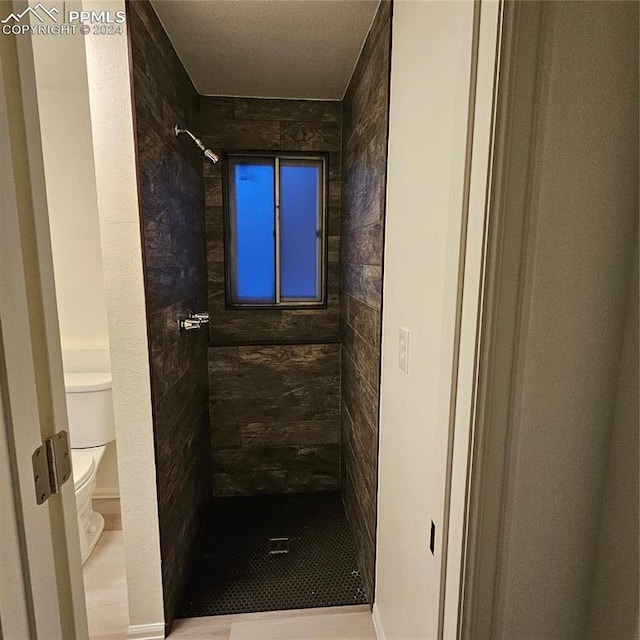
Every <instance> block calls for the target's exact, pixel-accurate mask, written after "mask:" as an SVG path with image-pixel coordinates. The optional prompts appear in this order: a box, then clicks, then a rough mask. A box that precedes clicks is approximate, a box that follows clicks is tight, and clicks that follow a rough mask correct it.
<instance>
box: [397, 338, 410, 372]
mask: <svg viewBox="0 0 640 640" xmlns="http://www.w3.org/2000/svg"><path fill="white" fill-rule="evenodd" d="M398 366H399V367H400V368H401V369H402V370H403V371H404V372H405V373H406V374H407V375H408V374H409V329H405V328H404V327H400V339H399V343H398Z"/></svg>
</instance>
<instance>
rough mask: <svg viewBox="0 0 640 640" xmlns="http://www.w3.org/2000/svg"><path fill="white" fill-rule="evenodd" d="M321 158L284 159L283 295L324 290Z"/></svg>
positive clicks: (306, 296) (302, 296) (306, 295)
mask: <svg viewBox="0 0 640 640" xmlns="http://www.w3.org/2000/svg"><path fill="white" fill-rule="evenodd" d="M321 179H322V164H321V162H314V161H311V162H303V161H298V162H296V163H295V164H294V163H289V162H284V161H281V162H280V299H281V300H288V301H294V300H317V299H318V297H319V293H320V277H319V275H320V274H319V273H318V272H319V269H320V264H321V261H320V251H321V250H322V244H321V240H322V237H321V233H320V232H321V222H322V215H321V213H322V212H321V207H320V204H321V199H320V189H321Z"/></svg>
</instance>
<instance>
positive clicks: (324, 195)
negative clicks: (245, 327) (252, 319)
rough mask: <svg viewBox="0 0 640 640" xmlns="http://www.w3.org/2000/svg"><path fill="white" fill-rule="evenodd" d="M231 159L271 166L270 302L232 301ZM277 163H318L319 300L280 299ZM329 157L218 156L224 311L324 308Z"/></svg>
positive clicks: (253, 153)
mask: <svg viewBox="0 0 640 640" xmlns="http://www.w3.org/2000/svg"><path fill="white" fill-rule="evenodd" d="M234 158H263V159H264V158H271V159H273V167H274V172H273V174H274V203H273V205H274V238H275V241H274V251H275V256H274V287H275V301H274V302H246V303H243V302H238V301H235V300H233V297H232V292H233V283H232V269H231V265H232V262H233V260H232V255H233V251H234V247H233V243H232V232H231V227H232V223H231V219H230V211H231V203H230V191H231V188H230V185H229V168H230V166H229V165H230V161H231V160H232V159H234ZM281 160H285V161H288V160H310V161H314V162H318V161H319V162H320V163H321V166H322V169H321V181H322V184H321V188H320V190H319V197H320V199H321V202H320V221H321V225H322V226H321V233H320V251H319V254H318V261H317V267H318V278H319V291H320V299H319V300H285V301H282V300H281V296H280V189H279V186H280V184H279V183H280V161H281ZM328 165H329V155H328V154H327V153H322V152H306V151H255V150H243V149H240V150H235V149H234V150H230V151H224V152H223V153H222V219H223V245H224V289H225V306H226V308H227V309H262V310H264V311H269V310H286V309H290V310H294V309H298V310H301V309H326V308H327V304H328V301H327V276H328V273H327V272H328V261H329V230H328V199H329V176H328Z"/></svg>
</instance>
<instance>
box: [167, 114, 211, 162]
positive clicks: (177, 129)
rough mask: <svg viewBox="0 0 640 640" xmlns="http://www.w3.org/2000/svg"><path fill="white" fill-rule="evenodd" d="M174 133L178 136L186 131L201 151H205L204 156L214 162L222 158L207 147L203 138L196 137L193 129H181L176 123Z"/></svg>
mask: <svg viewBox="0 0 640 640" xmlns="http://www.w3.org/2000/svg"><path fill="white" fill-rule="evenodd" d="M173 133H174V134H175V135H176V136H179V135H180V134H181V133H186V134H187V135H188V136H189V137H190V138H191V139H192V140H193V141H194V142H195V143H196V145H197V146H198V148H199V149H200V151H202V152H203V153H204V157H205V158H207V160H211V162H213V163H214V164H215V163H216V162H218V160H220V158H219V157H218V155H217V154H215V153H213V151H211V149H207V147H205V146H204V144H203V143H202V140H200V138H196V136H194V135H193V133H191V131H189V130H188V129H181V128H180V127H179V126H178V125H177V124H176V125H174V126H173Z"/></svg>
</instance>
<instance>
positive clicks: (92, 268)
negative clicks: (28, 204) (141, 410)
mask: <svg viewBox="0 0 640 640" xmlns="http://www.w3.org/2000/svg"><path fill="white" fill-rule="evenodd" d="M60 8H61V7H60ZM33 50H34V64H35V69H36V82H37V93H38V110H39V116H40V128H41V135H42V151H43V158H44V166H45V180H46V189H47V202H48V207H49V226H50V231H51V248H52V253H53V267H54V276H55V283H56V303H57V309H58V318H59V323H60V340H61V345H62V354H63V361H64V367H65V370H71V371H82V370H85V369H89V370H90V369H92V368H93V367H94V366H103V367H109V354H108V349H109V335H108V329H107V308H106V302H105V292H104V277H103V271H102V246H101V241H100V227H99V223H98V203H97V196H96V183H95V173H94V163H93V144H92V141H91V120H90V115H89V93H88V87H87V73H86V68H85V66H84V60H85V50H84V40H83V39H82V38H73V37H58V38H56V37H39V38H33ZM75 354H80V355H81V357H82V358H84V360H86V362H79V361H78V358H77V357H74V356H75ZM96 491H97V495H103V496H108V497H116V496H117V495H118V493H119V491H118V467H117V461H116V448H115V443H112V444H109V445H108V447H107V451H106V452H105V456H104V458H103V460H102V463H101V464H100V469H99V470H98V477H97V483H96Z"/></svg>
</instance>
